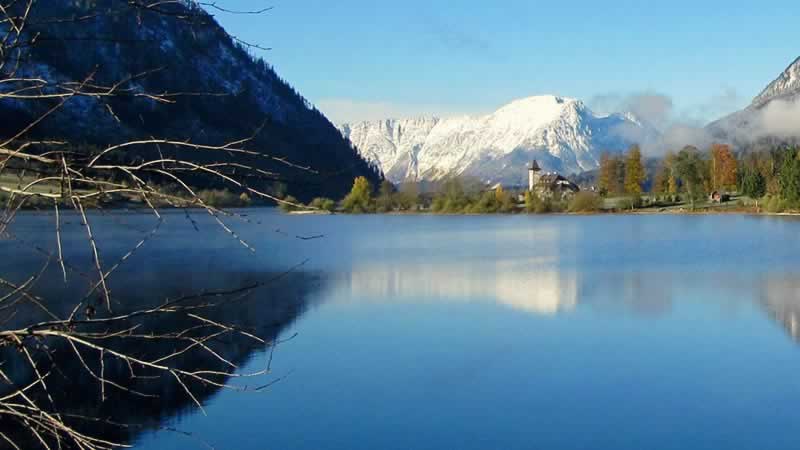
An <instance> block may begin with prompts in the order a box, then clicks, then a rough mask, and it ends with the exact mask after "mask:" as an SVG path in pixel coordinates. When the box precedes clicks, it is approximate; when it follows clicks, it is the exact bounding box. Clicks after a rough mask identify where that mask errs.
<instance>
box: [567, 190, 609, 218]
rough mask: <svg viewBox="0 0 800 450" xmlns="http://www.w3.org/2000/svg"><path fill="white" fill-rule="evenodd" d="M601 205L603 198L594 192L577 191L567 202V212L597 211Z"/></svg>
mask: <svg viewBox="0 0 800 450" xmlns="http://www.w3.org/2000/svg"><path fill="white" fill-rule="evenodd" d="M602 207H603V199H602V198H601V197H600V196H599V195H597V194H595V193H594V192H587V191H583V192H578V193H577V194H575V196H574V197H573V198H572V200H571V201H570V202H569V207H568V208H567V209H568V210H569V212H574V213H586V212H597V211H600V209H601V208H602Z"/></svg>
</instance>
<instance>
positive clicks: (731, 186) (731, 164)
mask: <svg viewBox="0 0 800 450" xmlns="http://www.w3.org/2000/svg"><path fill="white" fill-rule="evenodd" d="M738 167H739V163H738V161H737V160H736V156H735V155H734V154H733V152H732V151H731V148H730V146H728V145H722V144H714V145H712V146H711V164H710V171H711V174H710V175H711V184H712V187H713V188H714V189H715V190H720V189H721V190H728V191H732V190H735V189H736V172H737V170H738Z"/></svg>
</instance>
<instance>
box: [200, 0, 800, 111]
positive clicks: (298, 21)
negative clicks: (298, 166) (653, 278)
mask: <svg viewBox="0 0 800 450" xmlns="http://www.w3.org/2000/svg"><path fill="white" fill-rule="evenodd" d="M264 1H265V3H264V2H261V1H260V0H259V1H258V2H256V1H253V0H220V1H219V4H220V5H224V6H225V7H226V8H231V9H244V10H247V9H254V8H258V7H261V6H274V9H273V10H272V11H270V12H268V13H265V14H263V15H259V16H247V15H232V14H225V13H221V12H215V15H216V16H217V18H218V19H219V20H220V22H221V23H222V24H223V25H224V26H225V27H226V28H227V29H228V31H229V32H231V33H233V34H235V35H237V36H239V37H241V38H242V39H245V40H247V41H250V42H254V43H258V44H260V45H263V46H268V47H271V48H272V50H270V51H266V52H262V51H257V52H256V53H258V54H259V55H260V56H263V57H264V58H265V59H266V60H267V61H269V62H270V63H271V64H272V65H273V66H274V67H275V68H276V70H277V71H278V73H279V74H280V75H281V76H282V77H283V78H285V79H287V80H288V81H289V82H290V83H291V84H293V85H294V86H295V87H296V88H297V89H298V90H299V91H300V92H301V93H302V94H303V95H304V96H306V97H307V98H308V99H309V100H310V101H311V102H313V103H314V104H316V105H317V106H318V107H319V108H320V109H321V110H322V111H323V112H325V113H326V114H327V115H328V116H329V117H330V118H331V119H332V120H333V121H335V122H341V121H353V120H359V119H374V118H380V117H385V116H395V117H398V116H414V115H428V114H438V115H453V114H461V113H470V114H472V113H482V112H487V111H491V110H494V109H496V108H497V107H498V106H500V105H502V104H504V103H506V102H508V101H510V100H513V99H515V98H520V97H527V96H531V95H539V94H557V95H562V96H569V97H577V98H580V99H582V100H584V101H586V102H587V103H588V104H589V105H590V106H593V107H594V108H595V109H599V110H604V109H615V108H617V107H618V105H621V104H625V103H626V101H627V99H629V98H630V96H634V97H635V96H637V95H641V94H648V95H653V94H658V95H661V96H663V98H664V99H666V100H667V103H671V106H672V108H671V109H670V111H669V113H668V114H669V116H670V118H671V119H674V120H685V121H693V122H703V121H707V120H711V119H715V118H717V117H718V116H720V115H721V114H724V113H728V112H731V111H733V110H736V109H738V108H741V107H743V106H745V105H746V104H747V103H749V101H750V99H751V98H752V97H754V96H755V95H756V94H758V92H759V91H760V90H761V89H763V88H764V87H765V86H766V85H767V83H769V82H770V81H772V80H773V79H774V78H775V77H776V76H777V75H778V74H779V73H780V72H781V71H782V70H783V69H785V68H786V66H787V65H789V63H791V62H792V61H793V60H794V59H795V58H796V57H798V56H800V46H799V45H798V43H799V42H800V28H798V26H797V23H796V22H797V21H796V17H797V13H798V12H800V6H798V5H797V4H796V2H790V1H787V0H776V1H772V2H767V3H761V2H758V3H761V4H757V2H752V1H747V2H744V1H742V2H733V1H726V2H722V1H702V0H696V1H691V2H690V1H686V0H672V1H669V2H662V1H657V2H645V1H627V0H620V1H605V2H602V1H575V0H573V1H556V2H554V1H546V2H545V1H523V0H506V1H497V2H486V1H477V0H464V1H460V2H456V1H437V0H428V1H422V0H405V1H400V2H376V1H366V0H334V1H331V0H325V1H322V0H264ZM501 5H502V6H501Z"/></svg>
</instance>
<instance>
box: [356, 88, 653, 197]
mask: <svg viewBox="0 0 800 450" xmlns="http://www.w3.org/2000/svg"><path fill="white" fill-rule="evenodd" d="M340 130H341V131H342V134H344V136H345V137H347V138H349V139H350V141H351V142H352V143H353V144H354V145H355V146H356V147H357V148H358V149H359V151H360V152H361V154H362V156H364V157H365V158H366V159H368V160H371V161H374V163H375V164H377V165H378V166H379V167H380V168H381V169H382V170H383V172H384V174H385V175H386V177H387V178H388V179H389V180H391V181H393V182H400V181H404V180H436V179H441V178H442V177H445V176H448V175H469V176H475V177H478V178H480V179H481V180H483V181H485V182H488V183H494V182H503V183H506V184H524V183H525V180H527V172H526V170H525V167H526V165H527V164H529V163H530V162H531V160H534V159H536V160H538V162H539V164H540V165H541V166H542V168H543V169H544V170H546V171H559V172H561V173H564V174H571V173H580V172H583V171H586V170H592V169H595V168H597V167H598V162H599V159H600V155H601V153H602V152H604V151H611V152H619V151H623V150H625V149H627V148H628V147H629V146H630V145H631V144H633V143H636V142H642V141H644V140H645V139H649V138H651V137H652V136H653V135H654V133H656V132H655V131H654V130H653V129H652V128H651V127H649V126H647V125H645V124H643V123H642V122H640V121H638V120H637V119H636V118H635V117H633V116H631V115H623V114H612V115H609V116H599V115H595V114H594V113H593V112H592V111H591V110H589V108H587V107H586V105H584V103H583V102H581V101H579V100H576V99H571V98H563V97H556V96H550V95H548V96H537V97H530V98H525V99H521V100H516V101H514V102H511V103H509V104H508V105H505V106H503V107H502V108H500V109H499V110H497V111H495V112H494V113H492V114H489V115H486V116H480V117H471V116H466V117H454V118H448V119H440V118H419V119H405V120H394V119H388V120H381V121H371V122H362V123H356V124H344V125H342V126H341V127H340Z"/></svg>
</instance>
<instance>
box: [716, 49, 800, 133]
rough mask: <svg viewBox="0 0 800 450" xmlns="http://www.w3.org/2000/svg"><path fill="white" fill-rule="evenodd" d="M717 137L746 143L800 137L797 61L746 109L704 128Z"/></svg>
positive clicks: (799, 75) (799, 95)
mask: <svg viewBox="0 0 800 450" xmlns="http://www.w3.org/2000/svg"><path fill="white" fill-rule="evenodd" d="M706 128H707V129H708V131H709V132H710V134H711V135H712V136H713V137H714V138H716V139H721V140H725V141H730V142H733V143H737V144H747V143H750V142H753V141H756V140H758V139H761V138H773V139H797V138H798V137H800V58H797V59H796V60H795V61H794V62H793V63H792V64H790V65H789V67H787V68H786V70H784V71H783V73H781V74H780V75H779V76H778V78H776V79H775V81H773V82H772V83H770V84H769V85H768V86H767V87H766V88H765V89H764V90H763V91H762V92H761V93H760V94H758V96H756V98H754V99H753V102H752V103H750V105H749V106H747V108H745V109H743V110H741V111H737V112H735V113H733V114H731V115H729V116H726V117H723V118H722V119H720V120H717V121H715V122H712V123H711V124H709V125H708V126H707V127H706Z"/></svg>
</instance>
